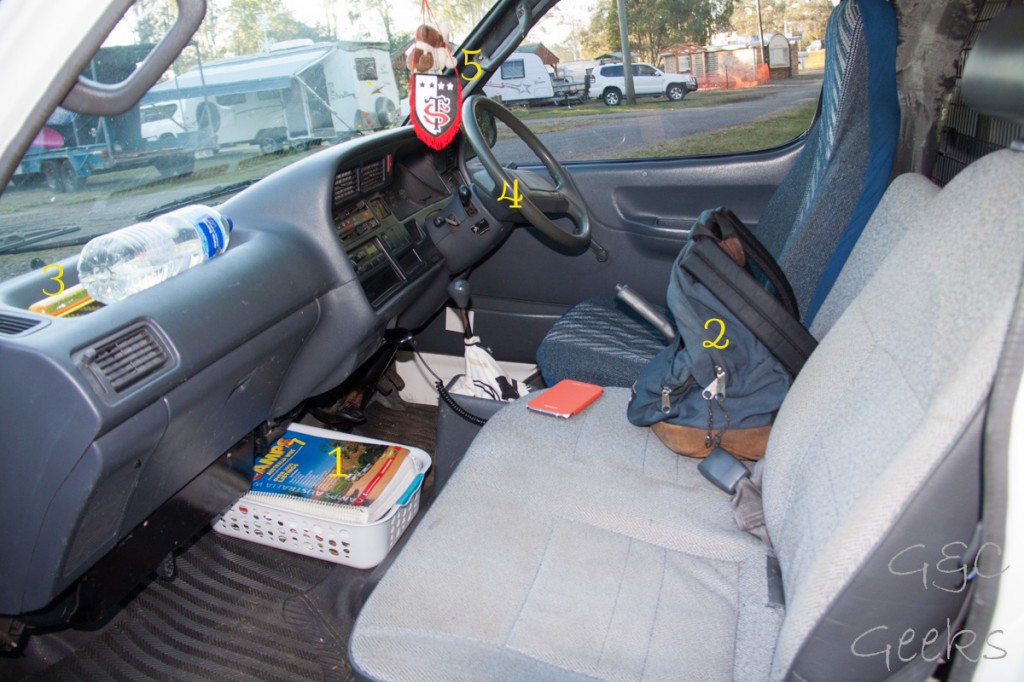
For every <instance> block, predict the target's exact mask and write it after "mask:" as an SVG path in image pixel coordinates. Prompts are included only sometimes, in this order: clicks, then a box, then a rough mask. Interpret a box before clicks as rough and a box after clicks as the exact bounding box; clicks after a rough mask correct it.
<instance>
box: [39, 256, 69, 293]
mask: <svg viewBox="0 0 1024 682" xmlns="http://www.w3.org/2000/svg"><path fill="white" fill-rule="evenodd" d="M50 268H57V274H56V275H54V276H53V277H51V278H50V279H52V280H53V281H54V282H56V283H57V284H59V285H60V289H57V291H55V292H54V293H52V294H51V293H50V292H49V291H47V290H46V289H43V293H44V294H46V295H47V296H60V295H61V294H63V293H64V280H62V279H61V277H63V276H64V268H62V267H61V266H60V265H59V264H57V263H50V264H49V265H45V266H43V273H45V272H46V271H47V270H49V269H50Z"/></svg>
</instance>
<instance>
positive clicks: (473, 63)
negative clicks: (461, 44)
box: [462, 50, 483, 81]
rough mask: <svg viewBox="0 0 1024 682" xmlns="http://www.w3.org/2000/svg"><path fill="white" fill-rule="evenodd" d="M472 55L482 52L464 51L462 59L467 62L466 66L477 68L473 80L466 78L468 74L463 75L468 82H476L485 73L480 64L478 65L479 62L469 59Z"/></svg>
mask: <svg viewBox="0 0 1024 682" xmlns="http://www.w3.org/2000/svg"><path fill="white" fill-rule="evenodd" d="M471 54H480V50H463V51H462V57H463V58H464V59H465V60H466V66H469V65H470V64H472V65H473V66H475V67H476V70H475V72H474V73H473V77H472V78H469V77H468V76H466V74H462V77H463V78H465V79H466V80H468V81H475V80H476V79H477V78H479V77H480V75H481V74H482V73H483V67H482V66H480V64H478V63H477V62H475V61H473V60H472V59H470V58H469V55H471Z"/></svg>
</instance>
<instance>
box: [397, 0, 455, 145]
mask: <svg viewBox="0 0 1024 682" xmlns="http://www.w3.org/2000/svg"><path fill="white" fill-rule="evenodd" d="M420 15H421V20H422V22H423V23H422V24H421V25H420V26H419V28H417V29H416V40H415V42H414V43H413V46H412V49H410V51H409V71H411V72H412V74H411V75H410V77H409V104H410V106H409V109H410V113H411V114H412V126H413V129H414V130H415V131H416V137H418V138H420V139H421V140H423V143H424V144H426V145H427V146H428V147H430V148H431V149H444V148H445V147H446V146H448V144H450V143H451V141H452V140H453V139H455V135H456V133H458V131H459V119H460V116H461V109H462V81H461V80H460V78H459V74H458V72H457V71H453V73H452V74H451V75H441V72H442V71H444V70H445V69H448V68H451V69H454V68H455V59H454V58H453V57H452V53H451V51H450V50H449V49H448V44H447V42H446V41H445V37H444V33H443V32H442V31H441V30H440V28H439V27H437V26H436V22H434V21H433V15H431V14H430V5H429V4H427V0H423V3H422V5H421V8H420ZM427 16H429V17H430V21H431V23H427ZM432 24H435V25H432Z"/></svg>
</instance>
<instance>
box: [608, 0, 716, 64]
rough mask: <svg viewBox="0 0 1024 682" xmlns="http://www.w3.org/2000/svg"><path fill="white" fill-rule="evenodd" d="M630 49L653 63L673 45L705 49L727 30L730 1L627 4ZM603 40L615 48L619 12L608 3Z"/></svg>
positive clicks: (628, 1)
mask: <svg viewBox="0 0 1024 682" xmlns="http://www.w3.org/2000/svg"><path fill="white" fill-rule="evenodd" d="M625 6H626V15H627V18H628V20H629V22H628V23H629V49H630V50H631V51H632V52H637V53H639V54H640V56H641V58H642V59H643V60H645V61H648V62H651V63H655V62H656V61H657V58H658V54H659V53H660V52H661V51H662V50H663V49H664V48H665V47H667V46H669V45H671V44H672V43H696V44H698V45H706V44H707V43H708V41H709V40H710V38H711V36H712V35H714V34H715V33H716V32H717V31H719V30H722V29H724V28H727V27H728V26H729V25H730V24H729V20H730V17H731V16H732V13H733V0H650V1H644V0H626V3H625ZM605 39H606V41H607V42H608V43H609V44H611V45H616V46H618V45H619V44H620V40H619V12H618V7H617V3H616V2H615V0H609V3H608V5H607V10H606V12H605Z"/></svg>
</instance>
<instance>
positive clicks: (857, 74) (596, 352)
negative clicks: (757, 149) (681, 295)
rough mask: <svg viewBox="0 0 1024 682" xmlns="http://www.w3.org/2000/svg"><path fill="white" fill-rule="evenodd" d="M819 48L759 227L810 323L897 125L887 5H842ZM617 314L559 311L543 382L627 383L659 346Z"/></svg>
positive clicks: (876, 188)
mask: <svg viewBox="0 0 1024 682" xmlns="http://www.w3.org/2000/svg"><path fill="white" fill-rule="evenodd" d="M825 45H826V50H827V52H826V72H825V81H824V84H823V86H822V100H821V115H820V116H819V117H818V119H817V120H816V121H815V123H814V125H813V126H812V128H811V131H810V133H809V135H808V139H807V142H806V144H805V145H804V148H803V150H802V151H801V153H800V155H799V157H798V158H797V160H796V162H795V163H794V164H793V167H792V168H791V169H790V171H789V172H788V173H787V174H786V177H785V178H784V179H783V181H782V183H781V184H780V185H779V187H778V189H777V190H776V192H775V194H774V195H773V196H772V198H771V200H770V201H769V202H768V204H767V206H766V207H765V209H764V211H763V213H762V215H761V218H760V220H759V221H758V224H757V235H758V238H759V239H760V240H761V241H762V242H763V243H764V245H765V247H766V248H767V249H768V250H769V252H770V253H771V254H772V255H773V256H774V257H775V259H776V260H777V261H778V263H779V265H780V266H781V267H782V270H783V272H785V273H786V276H787V277H788V278H789V280H790V284H792V286H793V291H794V293H795V294H796V298H797V304H798V306H799V308H800V311H801V314H802V316H803V319H804V321H805V323H806V324H808V325H810V324H811V323H812V322H813V320H814V316H815V314H816V312H817V310H818V308H819V307H820V306H821V304H822V302H823V301H824V300H825V297H826V296H827V294H828V291H829V289H830V288H831V286H832V283H833V282H834V281H835V279H836V277H837V276H838V275H839V272H840V270H841V269H842V266H843V263H844V262H845V260H846V258H847V257H848V256H849V254H850V252H851V250H852V249H853V245H854V244H855V243H856V242H857V240H858V238H859V236H860V234H861V232H862V230H863V228H864V225H866V224H867V221H868V218H870V216H871V213H872V212H873V211H874V208H875V206H876V205H877V204H878V201H879V199H880V198H881V196H882V193H883V192H884V191H885V187H886V184H887V183H888V181H889V174H890V172H891V170H892V159H893V155H894V153H895V149H896V141H897V136H898V132H899V120H900V115H899V101H898V98H897V94H896V68H895V54H896V19H895V17H894V15H893V12H892V8H891V7H890V6H889V4H888V3H887V2H885V0H846V1H845V2H843V3H841V4H840V5H839V7H837V8H836V9H835V10H834V11H833V13H832V16H831V17H830V18H829V23H828V30H827V34H826V40H825ZM706 208H713V207H710V206H709V207H706ZM666 283H667V282H666ZM624 310H625V308H624V307H622V305H621V304H617V303H615V302H614V301H613V299H611V298H610V297H595V298H591V299H587V300H586V301H584V302H583V303H581V304H579V305H576V306H575V307H573V308H570V309H569V310H568V311H566V313H565V314H564V315H563V316H562V317H561V318H559V320H558V321H556V322H555V324H554V325H553V326H552V328H551V330H550V331H549V332H548V334H547V335H546V336H545V338H544V340H543V341H542V342H541V344H540V347H539V348H538V349H537V366H538V367H539V368H540V371H541V374H542V376H543V377H544V381H545V383H547V385H549V386H551V385H554V384H555V383H557V382H558V381H560V380H561V379H567V378H568V379H577V380H580V381H587V382H590V383H594V384H598V385H600V386H630V385H631V384H632V383H633V381H634V380H635V379H636V376H637V374H638V373H639V370H638V369H637V367H639V368H642V367H643V366H644V365H646V364H647V362H648V361H649V360H650V359H651V358H652V357H653V356H654V355H655V354H656V353H657V352H658V351H659V350H661V348H663V347H664V345H665V344H664V341H663V340H662V338H661V336H660V335H658V333H657V332H656V331H655V330H654V328H653V327H651V326H650V325H649V324H648V323H645V322H642V321H640V322H635V321H633V320H630V319H628V318H627V316H626V315H625V314H624V312H623V311H624ZM630 335H632V336H630ZM652 339H653V340H654V341H656V342H657V343H656V345H652V342H651V340H652ZM624 340H625V343H624ZM624 345H625V346H626V347H627V348H628V349H629V351H628V352H623V350H622V348H623V346H624Z"/></svg>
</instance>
